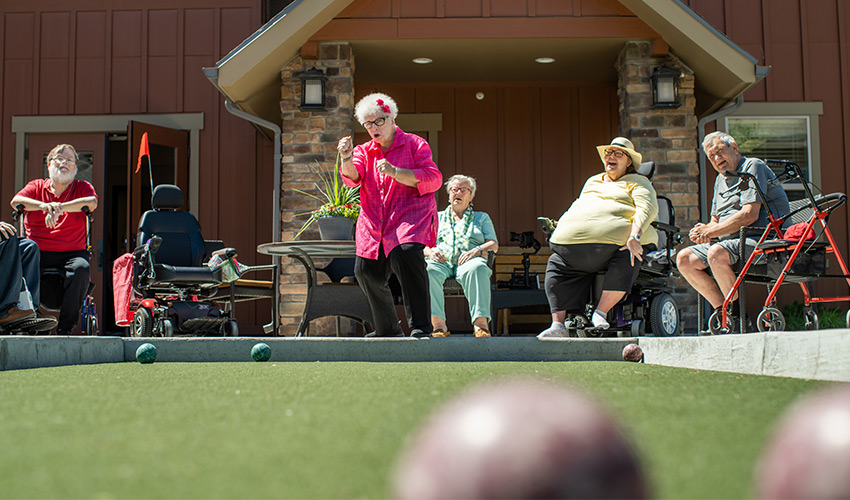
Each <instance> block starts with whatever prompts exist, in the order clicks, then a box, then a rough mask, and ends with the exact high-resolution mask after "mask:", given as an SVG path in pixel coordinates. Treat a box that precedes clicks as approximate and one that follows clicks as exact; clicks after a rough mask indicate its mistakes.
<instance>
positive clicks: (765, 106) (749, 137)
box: [723, 103, 823, 200]
mask: <svg viewBox="0 0 850 500" xmlns="http://www.w3.org/2000/svg"><path fill="white" fill-rule="evenodd" d="M822 113H823V106H822V105H821V103H745V104H744V105H743V106H742V107H741V109H739V110H738V111H736V112H735V113H733V114H731V115H729V116H727V117H726V118H725V119H724V124H723V125H724V126H725V129H726V131H727V132H728V133H729V134H730V135H732V137H734V138H735V140H736V141H737V142H738V150H739V151H740V152H741V154H743V155H744V156H752V157H756V158H761V159H762V160H765V159H771V160H790V161H793V162H794V163H796V164H797V165H799V166H800V169H801V170H802V171H803V177H804V178H805V179H806V180H807V181H809V182H811V183H813V184H814V185H815V187H816V189H815V192H817V191H818V190H819V189H820V187H821V186H820V152H819V149H820V148H819V145H820V143H819V140H818V138H819V133H818V128H817V123H818V115H820V114H822ZM780 173H781V172H780V171H776V174H780ZM783 187H784V188H785V191H786V192H787V193H788V198H789V199H790V200H798V199H801V198H803V196H805V193H804V192H803V186H802V181H800V180H794V181H791V182H787V183H785V184H784V185H783Z"/></svg>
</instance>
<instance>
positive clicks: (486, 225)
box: [437, 205, 499, 266]
mask: <svg viewBox="0 0 850 500" xmlns="http://www.w3.org/2000/svg"><path fill="white" fill-rule="evenodd" d="M488 240H492V241H496V242H498V241H499V240H498V239H497V238H496V229H495V228H494V227H493V221H492V220H491V219H490V216H489V215H487V213H486V212H476V211H474V210H472V207H470V208H467V209H466V212H464V214H463V219H461V220H459V221H455V218H454V214H453V212H452V207H451V205H450V206H448V207H447V208H446V209H445V210H443V211H442V212H440V214H439V227H438V229H437V248H438V249H439V250H440V251H441V252H443V255H445V256H446V259H447V260H448V261H449V262H451V263H452V265H453V266H456V265H457V259H458V258H459V257H460V254H461V253H463V252H466V251H469V250H471V249H473V248H475V247H477V246H479V245H483V244H484V243H485V242H487V241H488Z"/></svg>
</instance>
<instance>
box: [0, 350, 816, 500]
mask: <svg viewBox="0 0 850 500" xmlns="http://www.w3.org/2000/svg"><path fill="white" fill-rule="evenodd" d="M511 374H524V375H533V376H537V377H541V378H545V379H548V380H555V381H559V382H566V383H570V384H573V385H575V386H578V387H581V388H583V389H584V390H586V391H587V392H590V393H591V394H595V395H596V396H597V397H598V398H599V399H601V400H602V401H603V404H605V405H607V406H608V407H609V408H611V409H612V411H613V412H614V413H615V415H616V416H617V418H618V419H619V421H620V422H621V423H622V424H623V426H624V427H625V428H626V429H627V431H628V432H629V433H630V434H631V435H632V436H633V439H634V442H635V445H636V447H637V448H638V450H639V452H640V453H641V455H642V457H643V459H644V463H645V466H646V469H647V470H648V471H649V474H650V481H651V483H652V485H653V489H654V491H655V496H656V497H658V498H747V497H749V496H750V495H751V491H752V490H751V477H752V471H753V466H754V462H755V460H756V457H757V456H758V454H759V452H760V450H761V448H762V446H763V444H764V441H765V439H766V437H767V436H768V434H769V432H770V430H771V427H772V425H773V424H774V423H775V422H776V419H777V417H778V415H779V414H780V413H781V411H782V410H783V409H784V408H785V407H787V405H788V404H789V403H790V402H791V401H793V400H794V399H795V398H796V397H797V396H799V395H800V394H802V393H805V392H807V391H809V390H812V389H814V388H816V387H819V386H822V385H823V383H821V382H815V381H806V380H795V379H786V378H774V377H762V376H750V375H739V374H729V373H719V372H708V371H698V370H688V369H677V368H668V367H661V366H653V365H644V364H633V363H623V362H619V363H617V362H560V363H507V362H505V363H253V362H246V363H154V364H152V365H140V364H138V363H120V364H105V365H88V366H69V367H57V368H42V369H32V370H19V371H9V372H0V420H2V428H0V429H2V432H0V477H2V486H0V497H3V498H383V497H387V496H388V495H389V476H390V475H391V472H392V466H393V463H394V461H395V459H396V457H397V456H398V453H399V451H400V450H401V448H402V446H403V444H404V443H405V439H406V438H407V436H408V435H409V434H410V433H411V432H413V431H414V430H415V429H416V428H417V427H418V425H420V424H421V423H422V421H423V419H424V418H425V417H426V416H427V415H428V413H429V412H430V411H432V410H433V409H434V408H435V407H437V406H438V405H439V404H441V403H443V402H444V401H446V399H447V398H449V397H450V396H452V395H453V394H455V393H457V392H458V391H459V390H460V389H462V388H463V387H465V386H466V385H468V384H470V383H474V382H476V381H484V380H491V379H494V378H498V377H502V376H505V375H511ZM564 417H565V418H569V416H568V415H565V416H564ZM528 425H534V422H528Z"/></svg>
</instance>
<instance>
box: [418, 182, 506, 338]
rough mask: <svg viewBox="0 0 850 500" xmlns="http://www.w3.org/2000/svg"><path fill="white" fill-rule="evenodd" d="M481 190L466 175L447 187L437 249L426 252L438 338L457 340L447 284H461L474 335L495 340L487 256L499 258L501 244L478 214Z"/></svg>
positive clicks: (487, 218)
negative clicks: (451, 329) (493, 254)
mask: <svg viewBox="0 0 850 500" xmlns="http://www.w3.org/2000/svg"><path fill="white" fill-rule="evenodd" d="M476 188H477V185H476V183H475V179H474V178H472V177H469V176H466V175H460V174H458V175H454V176H452V177H451V178H450V179H449V181H448V182H446V190H447V191H448V193H449V206H448V207H446V209H445V210H443V211H442V212H440V221H439V224H440V225H439V229H438V231H437V245H436V246H435V247H430V248H429V247H426V248H425V262H426V263H427V264H428V278H429V279H430V282H431V285H430V286H431V324H432V326H433V327H434V331H433V333H432V334H431V336H432V337H448V336H449V335H451V333H449V329H448V327H447V326H446V313H445V302H446V299H445V295H444V294H443V283H444V282H445V281H446V279H448V278H455V279H457V280H458V282H460V285H461V287H463V294H464V295H465V296H466V300H467V301H468V302H469V316H470V317H471V318H472V324H473V328H474V331H473V335H475V336H476V337H489V336H490V328H489V327H488V324H489V321H490V275H491V274H492V272H493V271H492V270H491V269H490V267H489V266H487V252H488V251H492V252H498V251H499V242H498V241H497V239H496V230H495V229H494V228H493V221H492V220H490V216H489V215H487V214H486V213H484V212H475V211H473V210H472V199H473V198H475V190H476Z"/></svg>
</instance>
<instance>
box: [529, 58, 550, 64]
mask: <svg viewBox="0 0 850 500" xmlns="http://www.w3.org/2000/svg"><path fill="white" fill-rule="evenodd" d="M534 62H536V63H540V64H551V63H553V62H555V59H553V58H551V57H538V58H537V59H535V60H534Z"/></svg>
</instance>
